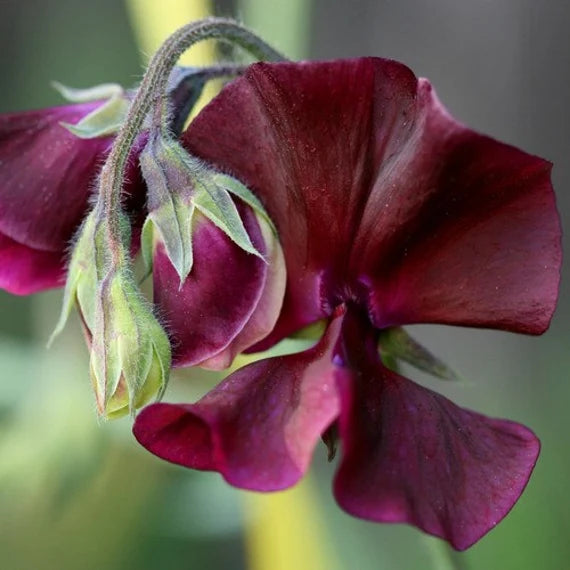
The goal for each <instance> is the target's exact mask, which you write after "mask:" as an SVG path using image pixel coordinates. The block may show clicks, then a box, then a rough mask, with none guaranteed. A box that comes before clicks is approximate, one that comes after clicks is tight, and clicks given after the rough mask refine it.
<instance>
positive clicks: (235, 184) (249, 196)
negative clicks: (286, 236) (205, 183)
mask: <svg viewBox="0 0 570 570" xmlns="http://www.w3.org/2000/svg"><path fill="white" fill-rule="evenodd" d="M211 178H212V181H213V183H214V184H216V185H217V186H219V187H220V188H223V189H224V190H227V191H228V192H230V193H231V194H233V195H234V196H237V197H238V198H240V200H242V201H244V202H245V203H246V204H247V205H248V206H250V207H251V208H252V209H253V210H255V212H257V213H258V214H259V215H260V216H262V217H263V218H264V219H265V220H266V221H267V223H268V224H269V227H270V228H271V230H272V231H273V233H274V234H275V235H277V229H276V228H275V225H274V224H273V220H272V219H271V218H270V217H269V214H268V213H267V211H266V210H265V208H264V207H263V204H262V203H261V202H260V201H259V199H258V198H257V196H255V194H254V193H253V192H252V191H251V190H250V189H249V188H248V187H247V186H245V185H244V184H242V183H241V182H240V181H239V180H238V179H237V178H234V177H233V176H229V175H228V174H222V173H221V172H215V173H214V174H212V176H211Z"/></svg>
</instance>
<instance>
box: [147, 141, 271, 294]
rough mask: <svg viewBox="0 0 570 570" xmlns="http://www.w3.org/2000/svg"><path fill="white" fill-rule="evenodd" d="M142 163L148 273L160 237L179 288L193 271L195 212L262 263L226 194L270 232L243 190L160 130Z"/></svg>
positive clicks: (256, 202)
mask: <svg viewBox="0 0 570 570" xmlns="http://www.w3.org/2000/svg"><path fill="white" fill-rule="evenodd" d="M140 164H141V169H142V172H143V176H144V179H145V182H146V184H147V188H148V209H149V215H148V217H147V220H146V221H145V224H144V227H143V234H142V250H143V257H144V259H145V264H146V266H147V269H148V268H149V267H150V266H151V265H152V255H153V253H154V248H155V245H156V240H157V239H160V240H161V241H162V243H163V244H164V248H165V250H166V254H167V256H168V259H169V260H170V262H171V263H172V265H173V267H174V268H175V269H176V272H177V273H178V276H179V278H180V286H182V284H183V283H184V281H185V280H186V277H187V276H188V274H189V273H190V271H191V270H192V264H193V260H194V256H193V250H192V221H193V218H194V216H195V214H196V212H197V211H199V212H200V213H201V214H203V215H204V216H205V217H206V218H208V219H209V220H210V221H211V222H212V223H214V224H215V225H216V226H217V227H219V228H220V229H221V230H222V231H223V232H224V233H225V234H226V235H227V236H228V237H229V238H230V239H231V240H233V241H234V242H235V243H236V244H237V245H238V246H239V247H240V248H242V249H243V250H244V251H247V252H248V253H251V254H253V255H257V256H258V257H260V258H261V259H264V257H263V255H262V254H261V252H260V251H259V250H258V249H257V248H256V247H255V246H254V245H253V243H252V242H251V239H250V237H249V235H248V233H247V230H246V229H245V226H244V224H243V222H242V220H241V217H240V215H239V212H238V210H237V207H236V205H235V203H234V201H233V200H232V198H231V195H230V191H231V192H232V193H233V194H234V195H236V196H238V197H240V199H242V200H243V201H244V202H245V203H246V204H248V205H250V206H251V207H252V208H253V209H254V210H255V211H256V212H259V213H260V214H261V215H263V216H264V218H265V219H267V220H268V222H269V224H270V225H271V228H272V230H273V231H274V226H273V225H272V224H271V220H269V218H268V216H267V213H266V212H265V210H264V209H263V206H262V205H261V203H260V202H259V200H257V198H255V196H254V195H253V194H252V193H251V192H250V191H249V190H248V189H247V188H245V186H243V185H242V184H241V183H239V182H238V181H237V180H235V179H233V178H231V177H229V176H226V175H222V174H219V173H217V172H215V171H213V170H211V169H210V168H208V167H206V166H205V165H204V164H202V163H201V162H200V161H198V160H197V159H195V158H194V157H191V156H190V155H189V154H188V153H187V152H186V151H185V150H184V148H183V147H182V146H180V144H179V143H178V142H177V141H175V140H173V139H172V138H169V137H167V136H165V135H163V134H162V133H160V132H155V133H153V134H152V135H151V137H150V138H149V141H148V143H147V145H146V147H145V149H144V150H143V152H142V153H141V158H140Z"/></svg>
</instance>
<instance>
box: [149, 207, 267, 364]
mask: <svg viewBox="0 0 570 570" xmlns="http://www.w3.org/2000/svg"><path fill="white" fill-rule="evenodd" d="M241 214H242V219H243V220H244V225H245V227H246V229H247V230H248V232H249V235H250V238H251V240H252V243H253V244H254V245H255V246H256V247H257V248H258V249H259V250H260V251H262V252H264V251H265V248H264V244H263V240H262V236H261V232H260V228H259V225H258V223H257V221H256V219H255V215H254V213H253V212H252V211H251V210H250V209H248V208H241ZM188 231H190V229H188ZM192 240H193V248H194V265H193V267H192V271H191V273H190V274H189V275H188V277H187V278H186V280H185V281H184V284H183V286H182V288H180V278H179V277H178V275H177V273H176V270H175V269H174V267H173V265H172V264H171V263H170V260H169V259H168V257H167V255H166V252H165V250H164V246H163V245H162V244H161V243H160V242H159V243H158V246H157V249H156V252H155V255H154V270H153V278H154V300H155V303H156V305H157V306H158V310H159V314H160V315H161V317H162V318H163V320H164V323H165V324H166V328H167V330H168V333H169V336H170V338H171V341H172V349H173V362H174V365H175V366H193V365H196V364H199V363H200V362H202V361H204V360H207V359H209V358H212V357H213V356H215V355H216V354H218V353H219V352H220V351H222V350H223V349H225V348H226V347H227V346H228V345H229V344H230V342H231V341H232V340H233V339H234V338H235V337H236V336H237V335H238V334H239V332H240V331H241V330H242V329H243V327H244V326H245V325H246V323H247V322H248V319H249V318H250V317H251V315H252V313H253V312H254V310H255V308H256V306H257V304H258V302H259V300H260V298H261V296H262V293H263V286H264V284H265V279H266V275H267V264H266V263H265V262H264V261H263V260H262V259H260V258H259V257H257V256H255V255H252V254H249V253H247V252H245V251H243V250H242V249H241V248H239V247H238V246H237V245H236V244H235V243H234V242H232V241H231V240H230V238H228V236H226V234H224V232H222V231H221V230H220V229H218V228H217V227H216V226H215V225H214V224H213V223H211V222H210V221H209V220H207V219H206V218H205V217H203V216H202V215H197V216H196V219H195V221H194V232H193V237H192Z"/></svg>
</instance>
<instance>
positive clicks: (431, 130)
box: [356, 80, 561, 334]
mask: <svg viewBox="0 0 570 570" xmlns="http://www.w3.org/2000/svg"><path fill="white" fill-rule="evenodd" d="M418 96H419V100H420V103H421V105H423V106H424V110H423V114H424V116H425V118H424V124H423V126H422V130H421V134H420V135H419V138H418V140H416V141H415V142H414V144H413V154H411V155H409V154H408V152H409V151H404V152H402V154H401V156H400V157H399V159H398V161H399V162H400V164H399V165H395V166H394V167H393V171H392V172H388V173H387V174H386V175H385V176H381V177H380V178H379V179H378V180H377V181H376V185H375V188H374V189H373V191H372V194H371V199H370V202H369V206H370V208H369V210H367V215H366V216H365V218H364V219H363V221H362V225H361V227H360V234H359V235H358V236H357V238H356V240H357V241H358V243H360V244H362V247H361V249H360V257H359V260H358V263H359V264H360V267H361V268H362V269H361V271H360V274H361V275H362V274H364V273H365V272H366V270H365V268H366V267H373V266H374V260H377V259H379V256H380V258H381V259H382V263H380V264H379V265H378V269H375V270H372V271H368V273H367V278H369V279H371V280H372V283H373V284H372V291H373V292H372V295H371V298H370V301H371V304H372V307H373V311H374V314H375V320H376V323H377V325H378V326H381V327H383V326H387V325H389V324H392V323H395V324H407V323H420V322H423V323H443V324H457V325H469V326H477V327H492V328H499V329H503V330H511V331H515V332H524V333H531V334H540V333H542V332H544V330H545V329H546V328H547V327H548V325H549V323H550V320H551V318H552V313H553V312H554V309H555V306H556V299H557V297H558V285H559V280H560V264H561V243H560V241H561V231H560V223H559V219H558V214H557V212H556V204H555V199H554V193H553V190H552V184H551V181H550V171H551V166H552V165H551V164H550V163H548V162H546V161H544V160H542V159H541V158H538V157H536V156H532V155H529V154H526V153H524V152H522V151H520V150H518V149H516V148H514V147H511V146H508V145H505V144H502V143H500V142H497V141H495V140H493V139H491V138H489V137H485V136H483V135H480V134H477V133H475V132H473V131H470V130H468V129H466V128H465V127H463V126H462V125H460V124H458V123H457V122H455V121H454V120H453V119H452V118H451V117H450V116H449V115H448V114H447V112H446V111H445V110H444V109H443V108H442V107H441V104H440V103H439V101H438V100H437V98H436V97H435V95H434V93H433V91H432V89H431V86H430V85H429V84H428V83H427V81H425V80H420V86H419V91H418ZM404 170H405V171H406V176H405V177H402V176H401V173H402V172H403V171H404ZM396 176H397V177H398V179H397V182H396V179H395V177H396ZM396 184H397V185H398V192H399V197H398V200H394V201H393V202H392V203H391V205H390V206H389V207H384V209H383V215H382V216H379V217H371V216H370V215H368V212H370V213H372V214H373V213H374V212H377V211H379V210H382V208H381V205H382V204H377V205H375V204H374V203H373V200H375V199H379V200H381V201H383V200H385V196H383V193H382V192H381V191H380V190H378V191H377V190H376V188H377V187H378V186H379V185H380V186H387V187H392V186H396ZM398 201H399V202H400V204H398V205H396V203H397V202H398ZM403 204H405V205H406V207H405V208H402V205H403ZM378 224H380V225H382V226H383V227H384V228H385V230H386V232H388V234H389V235H390V236H391V237H390V238H389V239H388V240H387V241H386V242H385V243H384V244H381V243H380V241H379V239H378V237H375V236H378V232H377V231H376V227H377V226H378Z"/></svg>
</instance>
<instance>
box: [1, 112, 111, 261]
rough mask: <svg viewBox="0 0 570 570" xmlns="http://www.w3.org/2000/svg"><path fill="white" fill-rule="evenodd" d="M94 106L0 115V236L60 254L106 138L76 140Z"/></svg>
mask: <svg viewBox="0 0 570 570" xmlns="http://www.w3.org/2000/svg"><path fill="white" fill-rule="evenodd" d="M100 104H101V103H100V102H96V103H85V104H78V105H68V106H63V107H53V108H49V109H42V110H39V111H28V112H24V113H10V114H5V115H0V231H1V232H3V233H4V234H5V235H7V236H9V237H11V238H12V239H13V240H15V241H17V242H19V243H22V244H25V245H29V246H30V247H34V248H36V249H42V250H48V251H64V249H65V248H66V247H67V245H68V242H69V239H70V238H71V237H72V235H73V232H74V230H75V228H76V227H77V226H78V224H79V223H80V222H81V220H82V218H83V216H84V213H85V209H86V207H87V200H88V197H89V194H90V191H91V190H92V188H93V184H94V181H95V178H96V176H97V172H98V169H99V168H100V167H101V166H102V162H103V159H104V156H105V153H106V151H107V150H108V148H109V146H110V141H111V138H110V137H105V138H97V139H89V140H85V139H80V138H78V137H76V136H74V135H72V134H71V133H70V132H69V131H68V130H67V129H65V128H64V127H62V126H61V125H60V122H61V121H64V122H67V123H77V122H78V121H79V120H80V119H81V118H82V117H84V116H85V115H87V114H88V113H89V112H91V111H93V110H94V109H95V108H96V107H97V106H98V105H100Z"/></svg>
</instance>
